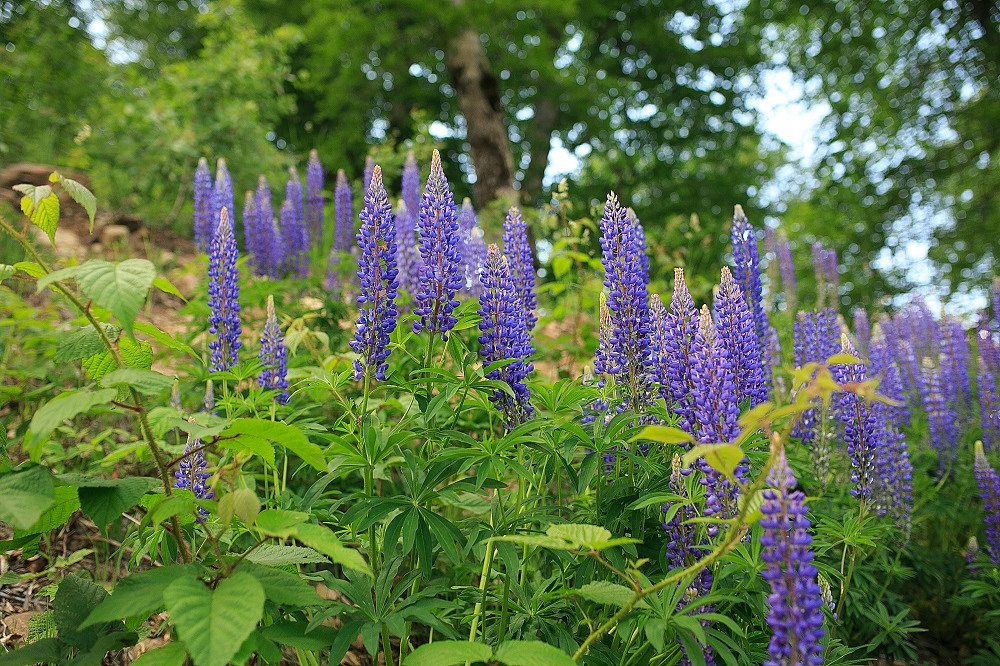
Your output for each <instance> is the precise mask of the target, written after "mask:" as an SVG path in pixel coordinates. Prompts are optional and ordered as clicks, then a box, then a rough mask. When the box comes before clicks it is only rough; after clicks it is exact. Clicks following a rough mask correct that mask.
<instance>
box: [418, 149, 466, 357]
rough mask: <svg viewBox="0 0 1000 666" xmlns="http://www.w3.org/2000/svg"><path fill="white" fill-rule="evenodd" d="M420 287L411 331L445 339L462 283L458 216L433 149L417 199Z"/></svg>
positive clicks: (451, 324)
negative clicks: (432, 334)
mask: <svg viewBox="0 0 1000 666" xmlns="http://www.w3.org/2000/svg"><path fill="white" fill-rule="evenodd" d="M419 236H420V242H419V248H420V258H421V259H422V263H421V266H420V287H419V289H418V290H417V293H416V296H415V298H414V303H415V304H416V307H415V308H414V310H413V312H414V314H416V315H417V319H416V320H415V321H414V322H413V332H414V333H419V332H420V331H422V330H424V329H427V330H428V331H431V332H436V333H440V334H441V338H442V339H443V340H447V339H448V331H450V330H451V329H452V327H453V326H454V325H455V323H456V322H457V321H458V320H457V319H455V317H454V316H452V312H453V311H454V310H455V308H457V307H458V301H457V300H456V299H455V295H456V293H457V292H458V290H459V289H460V288H461V287H462V284H463V282H464V279H463V276H462V268H461V261H462V257H461V254H460V253H459V249H458V215H457V213H456V211H455V199H454V198H453V197H452V194H451V188H450V187H449V186H448V179H447V178H445V175H444V170H443V169H442V168H441V155H440V153H438V151H437V150H435V151H434V154H433V157H432V158H431V173H430V176H428V178H427V186H426V187H425V189H424V193H423V196H422V197H421V200H420V228H419Z"/></svg>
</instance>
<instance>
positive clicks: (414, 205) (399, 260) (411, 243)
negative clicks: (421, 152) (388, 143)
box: [396, 152, 422, 297]
mask: <svg viewBox="0 0 1000 666" xmlns="http://www.w3.org/2000/svg"><path fill="white" fill-rule="evenodd" d="M402 190H403V192H402V194H403V210H401V211H399V213H398V214H397V215H396V264H397V266H398V267H399V286H400V287H402V288H403V290H404V291H406V293H407V294H409V295H410V296H411V297H414V296H416V294H417V292H418V291H419V290H420V265H421V263H422V261H421V258H420V250H419V249H418V248H417V221H418V220H419V219H420V169H419V167H418V166H417V158H416V157H414V155H413V153H412V152H410V153H407V155H406V161H405V162H404V163H403V176H402Z"/></svg>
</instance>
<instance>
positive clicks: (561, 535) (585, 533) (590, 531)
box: [545, 523, 611, 549]
mask: <svg viewBox="0 0 1000 666" xmlns="http://www.w3.org/2000/svg"><path fill="white" fill-rule="evenodd" d="M545 533H546V534H547V535H548V536H550V537H555V538H557V539H564V540H565V541H567V542H569V543H571V544H573V547H574V548H581V547H582V548H588V549H589V548H591V547H592V546H593V545H594V544H599V543H602V542H604V541H607V540H609V539H610V538H611V532H609V531H608V530H606V529H605V528H603V527H600V526H598V525H585V524H574V523H563V524H558V525H549V528H548V529H547V530H545Z"/></svg>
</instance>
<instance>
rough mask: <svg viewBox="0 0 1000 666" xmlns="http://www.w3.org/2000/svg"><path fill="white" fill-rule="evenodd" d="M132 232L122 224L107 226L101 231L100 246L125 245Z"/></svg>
mask: <svg viewBox="0 0 1000 666" xmlns="http://www.w3.org/2000/svg"><path fill="white" fill-rule="evenodd" d="M131 233H132V232H131V231H130V230H129V228H128V227H126V226H125V225H124V224H109V225H108V226H106V227H104V228H103V229H101V244H102V245H114V244H115V243H119V242H120V243H127V242H128V237H129V234H131Z"/></svg>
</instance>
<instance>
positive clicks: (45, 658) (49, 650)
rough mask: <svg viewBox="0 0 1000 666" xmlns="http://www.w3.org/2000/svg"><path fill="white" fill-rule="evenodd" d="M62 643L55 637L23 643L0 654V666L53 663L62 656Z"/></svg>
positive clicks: (30, 665) (29, 665) (32, 665)
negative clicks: (22, 645)
mask: <svg viewBox="0 0 1000 666" xmlns="http://www.w3.org/2000/svg"><path fill="white" fill-rule="evenodd" d="M62 651H63V648H62V643H60V642H59V640H58V639H55V638H43V639H42V640H40V641H38V642H36V643H31V644H30V645H25V646H24V647H22V648H19V649H17V650H11V651H10V652H7V653H5V654H0V666H35V664H55V663H58V662H59V660H60V658H61V657H62Z"/></svg>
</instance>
